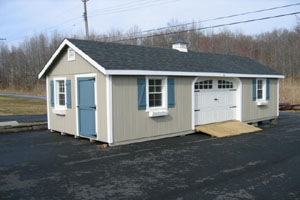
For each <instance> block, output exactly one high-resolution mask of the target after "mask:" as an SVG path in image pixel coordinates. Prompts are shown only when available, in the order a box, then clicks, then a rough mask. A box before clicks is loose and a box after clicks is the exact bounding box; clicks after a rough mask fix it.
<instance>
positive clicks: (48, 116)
mask: <svg viewBox="0 0 300 200" xmlns="http://www.w3.org/2000/svg"><path fill="white" fill-rule="evenodd" d="M53 95H54V94H53ZM49 96H50V94H49V77H48V76H47V77H46V98H47V99H46V100H47V124H48V129H50V127H51V126H50V103H49Z"/></svg>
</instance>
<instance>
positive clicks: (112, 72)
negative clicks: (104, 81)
mask: <svg viewBox="0 0 300 200" xmlns="http://www.w3.org/2000/svg"><path fill="white" fill-rule="evenodd" d="M106 74H109V75H150V76H151V75H152V76H197V77H198V76H209V77H232V78H233V77H241V78H284V75H268V74H266V75H263V74H235V73H216V72H181V71H149V70H106Z"/></svg>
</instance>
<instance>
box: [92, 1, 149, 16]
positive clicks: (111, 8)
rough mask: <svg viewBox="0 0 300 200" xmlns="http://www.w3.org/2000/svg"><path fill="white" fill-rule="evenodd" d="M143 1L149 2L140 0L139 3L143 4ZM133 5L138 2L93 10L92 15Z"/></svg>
mask: <svg viewBox="0 0 300 200" xmlns="http://www.w3.org/2000/svg"><path fill="white" fill-rule="evenodd" d="M143 1H148V0H140V1H139V3H141V2H143ZM131 4H136V1H129V2H127V3H124V4H119V5H116V6H110V7H106V8H102V9H96V10H92V11H91V12H90V13H96V12H106V11H111V10H113V9H116V8H122V7H124V6H129V5H131Z"/></svg>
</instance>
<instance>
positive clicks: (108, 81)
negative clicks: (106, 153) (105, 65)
mask: <svg viewBox="0 0 300 200" xmlns="http://www.w3.org/2000/svg"><path fill="white" fill-rule="evenodd" d="M106 111H107V115H106V117H107V140H108V143H109V144H112V143H113V118H112V76H111V75H106Z"/></svg>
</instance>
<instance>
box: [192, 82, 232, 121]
mask: <svg viewBox="0 0 300 200" xmlns="http://www.w3.org/2000/svg"><path fill="white" fill-rule="evenodd" d="M194 89H195V125H201V124H209V123H215V122H222V121H228V120H234V119H236V110H237V107H236V106H237V105H236V98H237V97H236V95H237V92H236V91H237V83H236V82H235V81H234V79H229V78H201V79H200V78H199V79H198V81H196V83H195V86H194Z"/></svg>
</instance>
